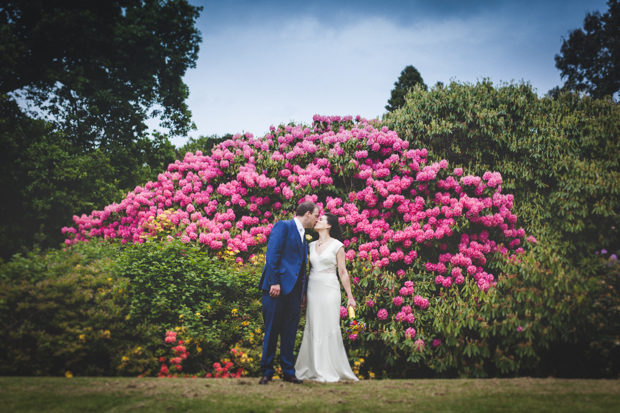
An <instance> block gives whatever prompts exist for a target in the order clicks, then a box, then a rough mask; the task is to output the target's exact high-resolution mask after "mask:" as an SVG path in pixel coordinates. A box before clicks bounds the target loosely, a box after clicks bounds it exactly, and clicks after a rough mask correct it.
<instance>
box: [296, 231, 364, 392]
mask: <svg viewBox="0 0 620 413" xmlns="http://www.w3.org/2000/svg"><path fill="white" fill-rule="evenodd" d="M342 245H343V244H342V243H341V242H340V241H338V240H336V239H335V240H333V241H332V242H331V244H329V245H328V246H327V248H326V249H325V250H324V251H323V252H322V253H321V255H318V254H317V253H316V250H315V248H316V241H315V242H313V243H311V244H310V246H309V247H310V264H311V265H312V269H311V270H310V274H309V275H308V291H307V296H306V297H307V310H306V329H305V330H304V337H303V340H302V342H301V348H300V349H299V355H298V357H297V362H296V363H295V375H296V376H297V378H299V379H301V380H316V381H322V382H336V381H341V380H358V379H357V377H355V374H353V371H352V370H351V366H350V365H349V360H348V358H347V353H346V350H345V349H344V344H343V342H342V332H341V331H340V304H341V303H340V301H341V295H340V279H339V277H338V271H337V265H336V254H337V253H338V250H339V249H340V247H342Z"/></svg>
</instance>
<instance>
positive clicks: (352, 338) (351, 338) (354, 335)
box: [349, 334, 357, 341]
mask: <svg viewBox="0 0 620 413" xmlns="http://www.w3.org/2000/svg"><path fill="white" fill-rule="evenodd" d="M356 339H357V334H350V335H349V340H351V341H355V340H356Z"/></svg>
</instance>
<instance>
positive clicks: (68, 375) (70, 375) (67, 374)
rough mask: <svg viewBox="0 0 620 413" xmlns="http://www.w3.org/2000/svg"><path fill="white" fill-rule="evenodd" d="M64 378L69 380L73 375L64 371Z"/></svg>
mask: <svg viewBox="0 0 620 413" xmlns="http://www.w3.org/2000/svg"><path fill="white" fill-rule="evenodd" d="M65 377H67V378H69V379H70V378H71V377H73V374H72V373H71V372H70V371H66V372H65Z"/></svg>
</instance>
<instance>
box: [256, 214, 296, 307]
mask: <svg viewBox="0 0 620 413" xmlns="http://www.w3.org/2000/svg"><path fill="white" fill-rule="evenodd" d="M265 261H266V262H265V268H263V274H262V276H261V279H260V282H259V283H258V288H260V289H262V290H267V291H269V289H270V288H271V286H272V285H274V284H280V288H281V290H280V293H281V294H282V295H287V294H288V293H290V292H291V291H292V290H293V287H295V283H297V280H298V277H302V282H303V283H304V285H303V291H304V292H303V293H305V288H306V285H305V279H306V271H307V268H306V267H307V262H308V243H307V242H306V240H305V239H304V240H303V241H302V240H301V237H300V236H299V231H298V230H297V225H296V224H295V221H294V220H292V219H291V220H289V221H278V222H277V223H276V224H275V225H274V226H273V228H272V229H271V234H270V235H269V242H268V243H267V253H266V260H265ZM303 293H302V294H303Z"/></svg>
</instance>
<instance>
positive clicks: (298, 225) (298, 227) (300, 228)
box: [293, 217, 306, 234]
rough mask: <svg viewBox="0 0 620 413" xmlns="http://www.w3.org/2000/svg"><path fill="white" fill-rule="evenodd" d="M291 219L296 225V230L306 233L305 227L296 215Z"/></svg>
mask: <svg viewBox="0 0 620 413" xmlns="http://www.w3.org/2000/svg"><path fill="white" fill-rule="evenodd" d="M293 221H295V225H297V230H298V231H299V232H302V231H303V232H304V234H305V233H306V229H305V228H304V226H303V225H301V221H300V220H299V219H297V217H295V218H293Z"/></svg>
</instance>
